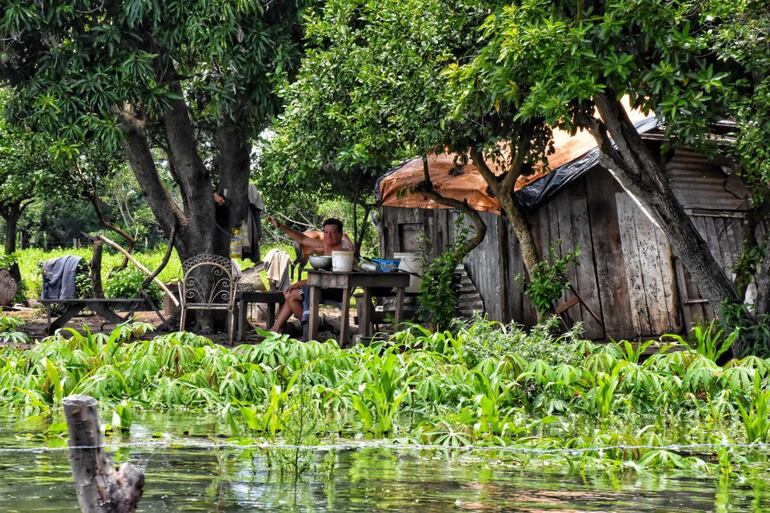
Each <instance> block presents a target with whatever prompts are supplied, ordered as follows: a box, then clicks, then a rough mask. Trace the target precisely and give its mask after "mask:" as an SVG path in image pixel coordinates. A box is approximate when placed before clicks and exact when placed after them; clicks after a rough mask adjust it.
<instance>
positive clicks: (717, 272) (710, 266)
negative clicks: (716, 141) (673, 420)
mask: <svg viewBox="0 0 770 513" xmlns="http://www.w3.org/2000/svg"><path fill="white" fill-rule="evenodd" d="M614 98H615V95H614V94H613V93H612V92H608V93H607V94H599V95H596V96H595V97H594V102H595V104H596V108H597V110H598V111H599V114H600V116H601V120H599V119H596V118H595V117H587V118H586V119H584V120H582V124H584V126H585V127H586V128H587V129H588V130H589V132H590V133H591V134H592V135H593V136H594V138H595V139H596V142H597V144H598V145H599V148H600V150H601V157H600V159H601V162H602V165H603V166H605V167H606V168H607V169H610V170H611V171H612V172H613V173H614V174H615V176H616V178H617V179H618V181H619V182H620V183H621V185H622V186H623V188H624V189H626V190H627V191H628V192H630V193H631V194H633V195H634V196H635V197H636V198H637V199H638V200H639V201H640V202H641V204H642V205H643V206H644V208H645V209H646V210H647V211H648V212H649V214H650V215H651V216H652V217H653V219H655V221H656V222H657V224H658V226H659V227H660V228H661V230H663V232H664V234H665V235H666V237H667V239H668V241H669V244H671V247H672V249H673V251H674V253H675V254H676V255H677V256H678V257H679V258H681V259H682V262H683V263H684V265H685V267H686V268H687V270H688V271H689V272H690V274H691V275H692V277H693V278H695V280H696V281H697V282H698V286H699V288H700V289H701V290H702V291H703V293H704V295H705V296H706V299H707V300H708V301H709V303H710V304H711V306H712V307H713V308H714V310H715V311H717V312H718V311H719V310H720V305H721V304H722V303H723V302H725V301H728V302H733V303H736V302H739V301H738V297H737V295H736V293H735V290H734V289H733V285H732V283H731V282H730V279H729V278H728V276H727V274H726V273H725V272H724V270H723V269H722V268H721V266H720V265H719V264H718V263H717V261H716V259H715V258H714V255H713V254H712V253H711V250H710V249H709V247H708V244H706V242H705V241H704V240H703V237H701V235H700V233H699V232H698V230H697V229H696V228H695V225H694V224H693V222H692V220H691V219H690V217H689V216H688V215H687V213H686V212H685V211H684V208H683V207H682V205H681V204H680V203H679V201H678V200H677V198H676V196H675V195H674V192H673V191H672V190H671V187H670V185H669V182H668V178H667V176H666V172H665V169H664V168H663V166H662V164H661V163H660V162H659V161H658V159H657V158H656V157H655V155H654V154H653V153H652V151H651V150H650V149H649V148H648V147H647V145H646V144H645V143H644V141H643V140H642V138H641V136H640V135H639V132H637V130H636V128H635V127H634V125H633V123H632V122H631V120H630V119H629V117H628V114H627V113H626V111H625V109H624V108H623V106H622V105H621V103H620V102H618V101H617V100H615V99H614ZM736 349H737V350H738V351H737V352H738V353H739V354H740V352H741V351H740V349H741V348H740V347H738V348H736Z"/></svg>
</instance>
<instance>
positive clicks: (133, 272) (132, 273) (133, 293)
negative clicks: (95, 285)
mask: <svg viewBox="0 0 770 513" xmlns="http://www.w3.org/2000/svg"><path fill="white" fill-rule="evenodd" d="M144 279H145V275H144V273H142V272H141V271H140V270H138V269H135V268H132V267H127V268H125V269H122V270H120V271H117V272H112V273H110V276H109V278H108V279H107V283H106V284H105V285H104V295H105V296H106V297H109V298H121V297H124V298H129V297H142V296H141V294H140V292H141V288H142V283H143V282H144ZM146 291H147V293H148V294H149V295H150V298H152V300H153V302H154V303H155V304H156V305H159V304H161V303H162V301H163V291H162V290H160V288H159V287H158V286H157V285H154V284H150V286H149V287H147V289H146Z"/></svg>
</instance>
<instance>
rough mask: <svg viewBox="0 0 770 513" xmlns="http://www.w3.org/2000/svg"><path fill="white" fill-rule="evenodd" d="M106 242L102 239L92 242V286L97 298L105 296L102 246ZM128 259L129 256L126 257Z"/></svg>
mask: <svg viewBox="0 0 770 513" xmlns="http://www.w3.org/2000/svg"><path fill="white" fill-rule="evenodd" d="M103 247H104V243H103V242H102V241H100V240H93V242H92V243H91V287H92V288H93V289H94V294H93V295H94V297H95V298H103V297H104V290H103V289H102V248H103ZM126 261H128V258H126Z"/></svg>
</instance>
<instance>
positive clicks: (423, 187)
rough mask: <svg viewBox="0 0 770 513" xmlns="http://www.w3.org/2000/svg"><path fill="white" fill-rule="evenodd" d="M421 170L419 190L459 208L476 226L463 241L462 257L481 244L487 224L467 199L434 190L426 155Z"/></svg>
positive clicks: (436, 199)
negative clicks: (471, 235)
mask: <svg viewBox="0 0 770 513" xmlns="http://www.w3.org/2000/svg"><path fill="white" fill-rule="evenodd" d="M422 170H423V177H424V179H423V182H422V183H421V184H420V185H419V186H418V189H419V191H420V192H421V193H422V194H424V195H425V196H426V197H428V198H430V199H432V200H433V201H435V202H436V203H440V204H441V205H445V206H447V207H451V208H454V209H456V210H459V211H460V212H462V213H464V214H465V215H467V216H468V217H469V218H470V220H471V221H472V222H473V225H474V227H475V228H476V233H475V235H474V236H473V237H472V238H470V239H468V240H467V241H465V243H464V244H463V245H462V247H461V253H462V255H463V257H464V256H465V255H467V254H468V253H470V252H471V251H472V250H473V248H475V247H476V246H478V245H479V244H481V241H483V240H484V236H485V235H486V233H487V225H486V224H484V220H483V219H482V218H481V215H479V213H478V212H477V211H475V210H474V209H472V208H471V207H470V205H468V202H467V201H459V200H456V199H454V198H447V197H444V196H442V195H441V194H439V193H438V192H436V190H435V189H434V188H433V182H432V181H431V179H430V170H429V169H428V157H427V156H426V155H423V156H422Z"/></svg>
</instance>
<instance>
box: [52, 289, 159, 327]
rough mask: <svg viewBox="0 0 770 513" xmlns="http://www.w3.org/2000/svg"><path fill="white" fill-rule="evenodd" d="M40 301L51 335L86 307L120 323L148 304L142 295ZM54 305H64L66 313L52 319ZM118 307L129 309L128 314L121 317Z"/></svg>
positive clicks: (115, 322) (110, 320) (113, 321)
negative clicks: (121, 297)
mask: <svg viewBox="0 0 770 513" xmlns="http://www.w3.org/2000/svg"><path fill="white" fill-rule="evenodd" d="M40 303H41V304H43V305H45V311H46V321H47V323H48V327H47V331H48V334H49V335H51V334H53V333H54V332H55V331H56V330H58V329H59V328H62V327H64V325H65V324H67V322H69V320H70V319H72V318H73V317H75V316H76V315H77V314H79V313H80V312H81V310H83V309H84V308H88V309H89V310H91V311H92V312H94V313H95V314H96V315H99V316H100V317H103V318H105V319H107V321H108V322H111V323H114V324H120V323H121V322H125V321H127V320H128V319H129V318H130V317H131V316H133V315H134V311H135V310H136V309H137V308H138V307H140V306H145V305H147V301H145V299H144V298H141V297H133V298H124V299H104V298H78V299H41V300H40ZM54 305H62V306H63V307H64V313H62V314H61V315H59V316H58V317H57V318H56V319H54V320H53V321H51V307H52V306H54ZM117 308H121V309H122V310H126V309H128V314H127V315H125V316H123V317H121V316H120V315H118V314H117V313H116V312H115V310H116V309H117Z"/></svg>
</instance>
